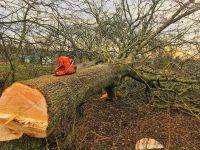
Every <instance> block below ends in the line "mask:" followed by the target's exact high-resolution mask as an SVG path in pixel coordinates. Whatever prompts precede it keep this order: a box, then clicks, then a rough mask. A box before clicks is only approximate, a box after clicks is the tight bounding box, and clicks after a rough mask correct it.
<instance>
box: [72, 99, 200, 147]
mask: <svg viewBox="0 0 200 150" xmlns="http://www.w3.org/2000/svg"><path fill="white" fill-rule="evenodd" d="M133 99H134V98H133ZM82 108H83V116H82V118H81V120H80V121H79V123H78V125H77V128H76V133H77V134H76V138H75V141H74V143H73V148H72V149H86V150H96V149H97V150H107V149H109V150H112V149H114V150H134V149H135V148H134V147H135V144H136V142H137V141H138V140H140V139H141V138H145V137H147V138H148V137H149V138H154V139H155V140H157V141H159V142H160V143H161V144H163V145H164V147H165V149H167V148H168V149H170V150H199V149H200V121H198V120H197V119H195V118H192V117H190V116H187V115H185V114H180V113H178V112H175V111H170V109H168V110H167V111H166V110H160V109H159V110H158V109H156V108H153V107H151V106H149V105H146V104H144V103H142V102H141V103H136V105H135V106H132V107H130V106H127V105H125V104H124V103H122V102H119V100H118V101H117V102H103V101H101V100H99V99H98V98H94V97H93V98H91V100H90V101H89V102H87V103H85V104H84V105H83V107H82Z"/></svg>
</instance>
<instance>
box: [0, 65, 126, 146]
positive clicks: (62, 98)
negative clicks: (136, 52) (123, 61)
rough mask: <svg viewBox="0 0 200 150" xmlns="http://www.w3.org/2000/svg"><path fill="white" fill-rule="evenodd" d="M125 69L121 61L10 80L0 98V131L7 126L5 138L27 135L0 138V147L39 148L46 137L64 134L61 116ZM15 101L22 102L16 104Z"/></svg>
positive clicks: (112, 81) (67, 114)
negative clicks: (61, 72) (75, 71)
mask: <svg viewBox="0 0 200 150" xmlns="http://www.w3.org/2000/svg"><path fill="white" fill-rule="evenodd" d="M127 73H128V70H127V67H125V66H123V65H110V64H104V65H98V66H94V67H91V68H87V69H82V70H80V71H78V72H77V73H76V74H73V75H69V76H61V77H56V76H54V75H45V76H41V77H39V78H35V79H31V80H27V81H21V82H18V83H14V84H13V85H11V87H9V88H8V89H7V90H5V91H4V92H3V94H2V97H1V99H0V124H1V128H0V132H2V133H4V134H7V132H9V131H8V130H10V137H7V139H9V138H10V139H15V138H17V137H20V136H22V133H24V134H26V135H28V136H22V137H21V138H19V139H16V140H10V141H3V142H0V147H1V149H5V150H8V149H9V150H10V149H14V150H27V149H28V150H31V149H34V150H36V149H43V148H45V145H46V144H47V140H54V139H56V137H58V136H61V135H62V136H63V137H67V132H65V128H67V126H68V125H69V123H68V122H66V121H65V120H67V118H70V117H72V116H73V115H74V112H75V110H76V108H77V107H78V106H79V105H80V104H81V103H83V102H84V101H85V100H86V99H87V98H88V97H89V96H91V95H93V94H95V93H97V92H99V91H101V89H102V88H106V87H109V86H111V85H113V84H115V82H116V81H118V80H119V78H121V77H122V76H124V75H125V74H127ZM34 93H35V94H34ZM18 100H19V101H20V102H19V103H18V102H17V101H18ZM24 103H30V104H34V107H33V108H31V109H29V107H31V106H29V105H28V106H26V105H25V104H24ZM12 105H15V106H16V107H17V108H19V109H15V108H16V107H15V106H12ZM19 105H20V106H21V105H24V106H23V107H22V108H20V106H19ZM13 128H15V129H13ZM16 128H17V129H16ZM11 133H12V134H11ZM2 136H3V134H1V133H0V139H3V137H2ZM29 136H31V137H29ZM33 137H37V138H33ZM44 137H46V138H44ZM62 139H64V138H62ZM5 140H6V138H5Z"/></svg>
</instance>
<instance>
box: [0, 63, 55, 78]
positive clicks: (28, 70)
mask: <svg viewBox="0 0 200 150" xmlns="http://www.w3.org/2000/svg"><path fill="white" fill-rule="evenodd" d="M53 70H54V67H53V66H52V65H40V64H18V65H17V66H16V80H27V79H31V78H34V77H38V76H41V75H44V74H50V73H52V72H53ZM8 73H10V66H9V64H0V79H1V78H3V74H8Z"/></svg>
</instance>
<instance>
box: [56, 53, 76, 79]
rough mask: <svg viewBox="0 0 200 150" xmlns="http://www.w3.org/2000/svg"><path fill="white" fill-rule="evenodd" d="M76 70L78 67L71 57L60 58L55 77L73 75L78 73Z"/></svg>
mask: <svg viewBox="0 0 200 150" xmlns="http://www.w3.org/2000/svg"><path fill="white" fill-rule="evenodd" d="M76 68H77V66H76V64H75V62H74V59H71V58H70V57H66V56H60V57H59V58H58V67H57V68H56V70H55V75H57V76H61V75H67V74H73V73H75V72H76Z"/></svg>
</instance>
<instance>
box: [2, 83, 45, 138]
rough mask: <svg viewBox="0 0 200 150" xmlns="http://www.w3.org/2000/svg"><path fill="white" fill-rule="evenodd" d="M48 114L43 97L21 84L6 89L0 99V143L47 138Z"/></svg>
mask: <svg viewBox="0 0 200 150" xmlns="http://www.w3.org/2000/svg"><path fill="white" fill-rule="evenodd" d="M47 126H48V114H47V104H46V100H45V98H44V96H43V95H42V94H41V93H40V92H39V91H38V90H37V89H33V88H31V87H29V86H27V85H24V84H21V83H14V84H12V85H11V86H10V87H8V88H7V89H6V90H5V91H4V92H3V94H2V96H1V98H0V141H8V140H13V139H18V138H20V137H21V136H22V135H23V134H26V135H28V136H31V137H36V138H44V137H47V133H46V130H47Z"/></svg>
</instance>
